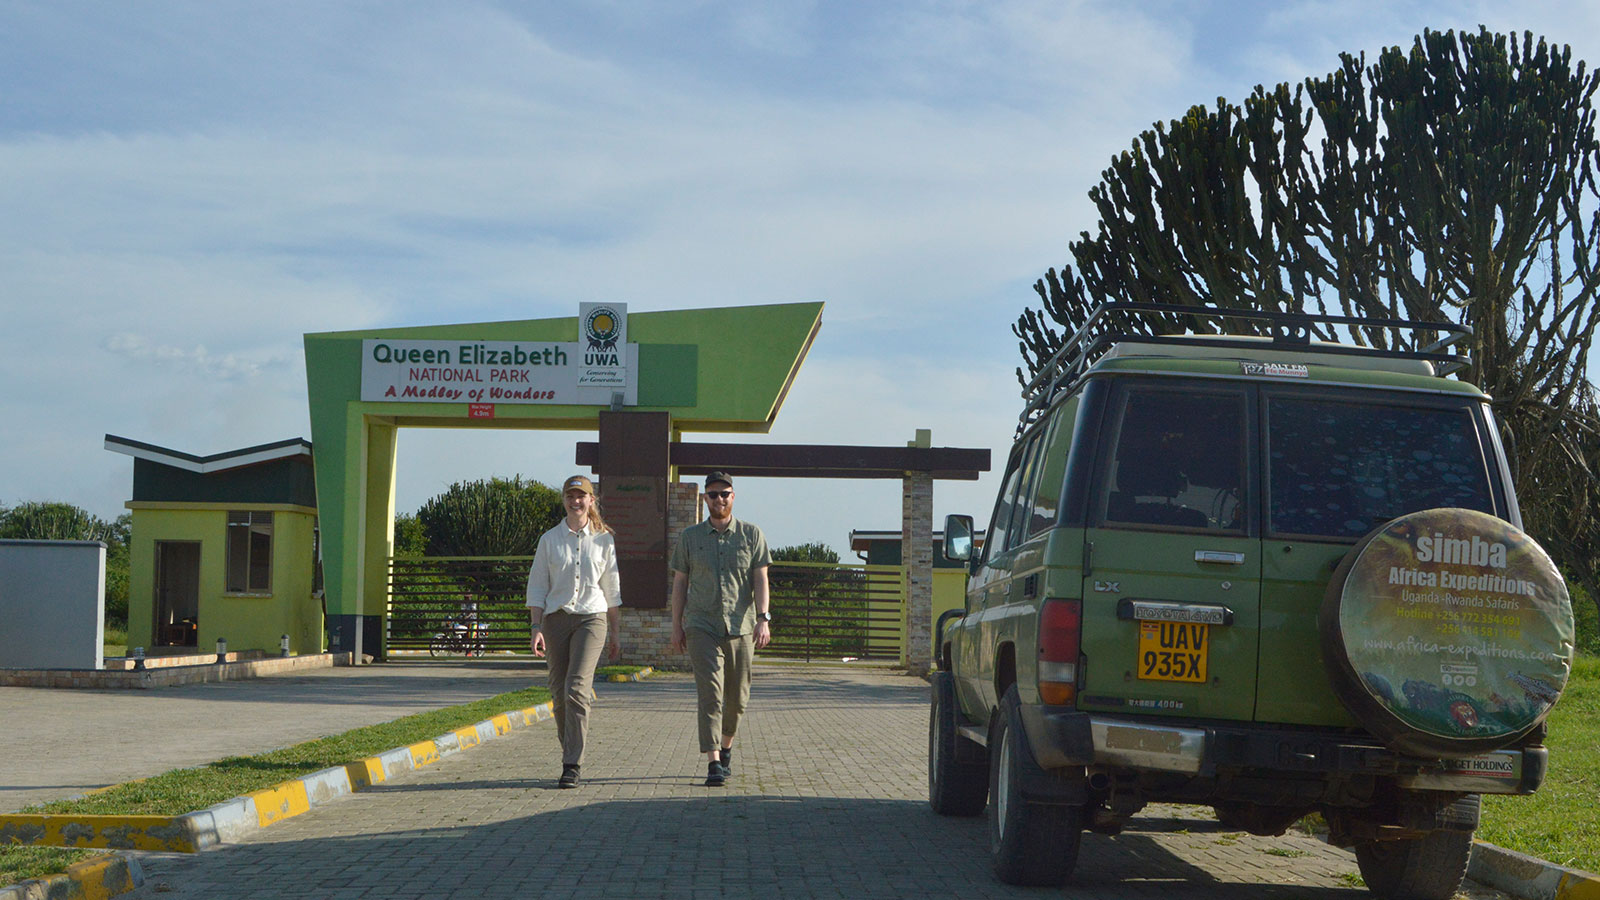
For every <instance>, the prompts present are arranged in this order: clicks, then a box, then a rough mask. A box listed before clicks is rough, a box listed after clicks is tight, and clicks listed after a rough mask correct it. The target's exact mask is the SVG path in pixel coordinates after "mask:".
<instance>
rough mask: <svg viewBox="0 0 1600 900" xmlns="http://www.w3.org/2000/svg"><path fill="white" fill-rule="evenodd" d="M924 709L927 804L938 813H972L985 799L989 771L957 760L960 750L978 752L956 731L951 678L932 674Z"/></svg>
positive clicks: (976, 813)
mask: <svg viewBox="0 0 1600 900" xmlns="http://www.w3.org/2000/svg"><path fill="white" fill-rule="evenodd" d="M932 684H933V692H932V693H933V700H932V703H931V704H930V707H929V710H928V805H929V806H931V807H933V811H934V812H936V813H938V814H939V815H941V816H976V815H980V814H982V812H983V807H984V805H985V803H987V802H988V799H989V770H988V767H987V766H985V765H983V764H982V763H969V762H962V761H961V755H962V754H961V753H960V750H967V751H969V752H971V751H974V750H975V751H976V752H978V753H980V754H981V753H982V749H981V748H977V747H976V746H974V745H973V743H972V742H971V741H968V740H967V739H966V738H964V737H962V736H961V735H960V734H959V733H958V732H957V731H956V717H957V715H958V713H957V710H956V692H955V679H953V678H952V677H951V676H950V673H949V672H935V673H933V679H932Z"/></svg>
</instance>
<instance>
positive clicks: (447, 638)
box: [428, 612, 489, 658]
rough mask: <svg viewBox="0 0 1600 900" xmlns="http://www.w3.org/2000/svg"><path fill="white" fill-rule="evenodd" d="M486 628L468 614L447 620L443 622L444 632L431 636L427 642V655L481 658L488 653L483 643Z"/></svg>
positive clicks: (475, 617) (476, 618) (472, 615)
mask: <svg viewBox="0 0 1600 900" xmlns="http://www.w3.org/2000/svg"><path fill="white" fill-rule="evenodd" d="M485 630H487V626H485V625H481V624H479V622H478V617H477V616H476V615H475V614H473V613H471V612H468V613H466V614H464V615H462V616H459V617H456V618H452V619H449V620H447V621H446V622H445V630H444V631H443V632H441V633H439V634H435V635H434V636H433V640H431V641H429V642H428V653H429V654H430V655H433V656H466V657H468V658H471V657H474V656H482V655H484V654H485V653H487V652H488V649H489V648H488V647H487V646H486V645H485V644H484V642H483V632H484V631H485Z"/></svg>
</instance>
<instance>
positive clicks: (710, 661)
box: [686, 628, 755, 753]
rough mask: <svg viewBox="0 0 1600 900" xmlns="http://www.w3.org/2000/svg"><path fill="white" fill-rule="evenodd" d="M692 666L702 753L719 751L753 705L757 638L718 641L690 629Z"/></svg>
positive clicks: (737, 636) (690, 663)
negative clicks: (751, 702)
mask: <svg viewBox="0 0 1600 900" xmlns="http://www.w3.org/2000/svg"><path fill="white" fill-rule="evenodd" d="M686 637H687V638H688V644H689V665H690V666H691V667H693V669H694V687H695V691H696V692H698V693H699V695H700V707H699V713H698V720H699V724H700V752H701V753H710V752H711V751H712V750H720V749H721V748H722V741H721V740H720V739H719V738H718V734H719V733H720V734H721V735H722V736H724V737H733V736H734V734H736V733H737V732H738V730H739V717H741V716H743V715H744V708H745V706H747V705H748V704H749V703H750V663H751V660H752V658H753V657H754V656H755V637H754V636H753V635H748V634H734V635H729V636H728V637H725V638H719V637H715V636H713V635H711V634H710V633H708V632H705V631H701V630H700V629H698V628H690V629H688V633H687V635H686Z"/></svg>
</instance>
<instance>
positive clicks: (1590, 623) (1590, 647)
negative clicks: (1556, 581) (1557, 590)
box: [1567, 582, 1600, 656]
mask: <svg viewBox="0 0 1600 900" xmlns="http://www.w3.org/2000/svg"><path fill="white" fill-rule="evenodd" d="M1567 589H1568V590H1569V591H1570V592H1571V594H1572V619H1573V623H1574V624H1575V625H1576V626H1577V627H1576V631H1577V636H1576V637H1575V638H1574V639H1573V644H1575V645H1576V646H1577V648H1578V652H1579V653H1587V654H1589V655H1590V656H1600V610H1597V609H1596V608H1595V603H1594V599H1593V598H1591V597H1590V596H1589V595H1588V593H1587V592H1585V591H1584V589H1583V588H1581V587H1578V586H1577V585H1576V584H1572V583H1571V582H1568V584H1567Z"/></svg>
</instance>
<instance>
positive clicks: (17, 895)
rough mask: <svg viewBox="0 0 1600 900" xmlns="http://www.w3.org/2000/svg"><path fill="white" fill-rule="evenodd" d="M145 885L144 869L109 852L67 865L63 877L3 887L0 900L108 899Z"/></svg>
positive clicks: (123, 856) (36, 879)
mask: <svg viewBox="0 0 1600 900" xmlns="http://www.w3.org/2000/svg"><path fill="white" fill-rule="evenodd" d="M142 884H144V870H143V869H140V868H139V861H138V860H137V859H134V858H133V856H131V855H129V854H127V853H108V854H106V855H104V856H96V857H94V858H93V859H86V860H83V861H82V862H76V863H73V864H72V865H70V866H67V871H66V873H65V874H63V875H49V876H46V877H44V878H30V879H28V880H27V881H24V882H22V883H21V884H14V885H11V886H10V887H0V900H58V898H67V897H70V898H72V900H80V898H81V900H105V898H109V897H115V896H117V895H118V894H126V893H127V892H129V891H131V890H133V889H134V888H136V887H139V886H140V885H142Z"/></svg>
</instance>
